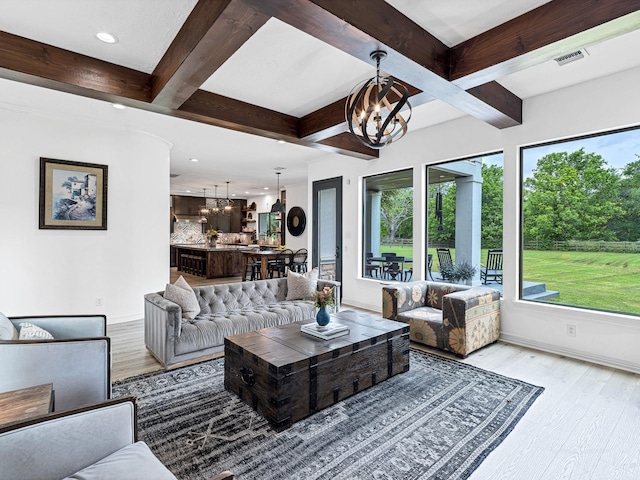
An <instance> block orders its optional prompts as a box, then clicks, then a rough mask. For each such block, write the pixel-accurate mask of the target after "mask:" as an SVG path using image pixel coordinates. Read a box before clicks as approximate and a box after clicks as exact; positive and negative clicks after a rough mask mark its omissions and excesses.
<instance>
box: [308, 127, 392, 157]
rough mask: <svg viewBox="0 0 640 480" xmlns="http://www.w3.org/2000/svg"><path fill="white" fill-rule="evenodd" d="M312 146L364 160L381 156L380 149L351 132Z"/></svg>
mask: <svg viewBox="0 0 640 480" xmlns="http://www.w3.org/2000/svg"><path fill="white" fill-rule="evenodd" d="M310 146H312V147H315V148H319V149H321V150H325V151H328V152H333V153H342V154H344V155H348V156H350V157H356V158H360V159H362V160H373V159H376V158H378V157H379V155H380V150H375V149H373V148H369V147H367V146H366V145H365V144H363V143H362V142H360V141H359V140H358V139H357V138H356V137H354V136H353V135H351V133H349V132H344V133H340V134H338V135H335V136H333V137H330V138H326V139H324V140H321V141H319V142H315V143H313V144H311V145H310Z"/></svg>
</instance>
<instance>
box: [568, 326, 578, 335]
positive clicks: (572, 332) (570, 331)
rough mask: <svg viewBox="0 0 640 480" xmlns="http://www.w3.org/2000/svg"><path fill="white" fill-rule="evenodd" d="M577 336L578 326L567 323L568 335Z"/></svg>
mask: <svg viewBox="0 0 640 480" xmlns="http://www.w3.org/2000/svg"><path fill="white" fill-rule="evenodd" d="M575 336H576V326H575V325H567V337H575Z"/></svg>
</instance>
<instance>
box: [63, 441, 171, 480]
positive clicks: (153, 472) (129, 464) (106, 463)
mask: <svg viewBox="0 0 640 480" xmlns="http://www.w3.org/2000/svg"><path fill="white" fill-rule="evenodd" d="M105 478H109V479H118V480H140V479H145V478H152V479H153V480H176V477H175V476H174V475H173V473H171V472H170V471H169V470H168V469H167V467H165V466H164V465H163V464H162V463H160V460H158V458H157V457H156V456H155V455H154V454H153V453H152V452H151V450H150V449H149V447H148V446H147V444H146V443H144V442H142V441H140V442H136V443H132V444H131V445H126V446H124V447H122V448H121V449H120V450H116V451H115V452H114V453H112V454H111V455H109V456H107V457H105V458H103V459H102V460H99V461H97V462H96V463H94V464H93V465H89V466H88V467H86V468H83V469H82V470H80V471H79V472H76V473H74V474H73V475H71V476H70V477H66V478H65V479H64V480H104V479H105Z"/></svg>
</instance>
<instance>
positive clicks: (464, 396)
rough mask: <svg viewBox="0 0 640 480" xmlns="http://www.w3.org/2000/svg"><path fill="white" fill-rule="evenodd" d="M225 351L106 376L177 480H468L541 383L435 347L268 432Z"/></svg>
mask: <svg viewBox="0 0 640 480" xmlns="http://www.w3.org/2000/svg"><path fill="white" fill-rule="evenodd" d="M223 380H224V365H223V360H222V359H217V360H211V361H209V362H204V363H200V364H197V365H193V366H189V367H184V368H181V369H178V370H174V371H171V372H162V373H155V374H147V375H141V376H138V377H132V378H128V379H125V380H122V381H119V382H115V383H114V389H113V391H114V396H123V395H128V394H133V395H136V396H137V397H138V407H139V408H138V429H139V438H140V439H141V440H144V441H145V442H147V443H148V444H149V446H150V447H151V449H152V450H153V451H154V453H155V454H156V455H157V456H158V458H160V460H161V461H162V462H163V463H164V464H165V465H166V466H167V467H168V468H169V469H170V470H171V471H172V472H173V473H174V474H175V475H176V476H177V477H178V478H179V479H181V480H182V479H206V478H208V477H209V476H212V475H214V474H215V473H218V472H220V471H222V470H231V471H233V472H234V473H235V474H236V476H237V477H238V479H240V480H244V479H246V480H249V479H251V480H257V479H265V480H271V479H273V480H275V479H278V480H280V479H305V480H312V479H350V480H358V479H361V480H371V479H393V480H400V479H443V480H444V479H446V480H456V479H465V478H468V477H469V475H471V473H472V472H473V471H474V470H475V469H476V468H477V467H478V465H479V464H480V463H481V462H482V460H484V458H485V457H486V456H487V455H488V454H489V453H490V452H491V451H492V450H493V449H494V448H496V447H497V446H498V445H499V444H500V442H502V440H504V438H505V437H506V436H507V435H508V434H509V432H511V430H512V429H513V428H514V426H515V425H516V423H518V421H519V420H520V419H521V418H522V416H523V415H524V414H525V413H526V411H527V409H528V408H529V407H530V406H531V404H532V403H533V402H534V401H535V399H536V398H537V397H538V395H540V394H541V393H542V391H543V389H542V388H541V387H536V386H533V385H529V384H527V383H524V382H521V381H519V380H514V379H511V378H507V377H503V376H501V375H497V374H495V373H491V372H487V371H485V370H481V369H479V368H476V367H473V366H469V365H465V364H463V363H460V362H457V361H455V360H449V359H446V358H443V357H439V356H436V355H431V354H425V353H422V352H416V351H412V352H411V369H410V370H409V372H407V373H404V374H401V375H397V376H395V377H392V378H390V379H389V380H385V381H384V382H381V383H379V384H378V385H376V386H375V387H373V388H370V389H367V390H364V391H362V392H360V393H358V394H357V395H355V396H353V397H351V398H348V399H346V400H344V401H342V402H340V403H338V404H336V405H334V406H332V407H330V408H328V409H326V410H323V411H321V412H319V413H317V414H315V415H313V416H311V417H308V418H306V419H304V420H302V421H300V422H298V423H296V424H294V425H293V426H292V427H290V428H289V429H287V430H285V431H283V432H280V433H276V432H275V431H274V430H273V429H271V427H270V426H269V424H268V423H267V421H266V420H264V419H263V418H262V417H261V416H260V415H259V414H257V413H255V412H254V411H253V409H251V407H249V406H247V405H245V404H244V403H243V402H242V401H241V400H239V399H238V397H236V396H235V395H234V394H232V393H229V392H227V391H225V390H224V385H223Z"/></svg>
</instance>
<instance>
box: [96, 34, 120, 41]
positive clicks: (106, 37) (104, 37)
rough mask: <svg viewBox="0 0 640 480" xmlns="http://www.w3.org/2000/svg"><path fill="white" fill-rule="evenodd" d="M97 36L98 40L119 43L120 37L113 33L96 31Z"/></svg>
mask: <svg viewBox="0 0 640 480" xmlns="http://www.w3.org/2000/svg"><path fill="white" fill-rule="evenodd" d="M96 37H98V40H100V41H101V42H104V43H118V37H116V36H115V35H114V34H113V33H109V32H98V33H96Z"/></svg>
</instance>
